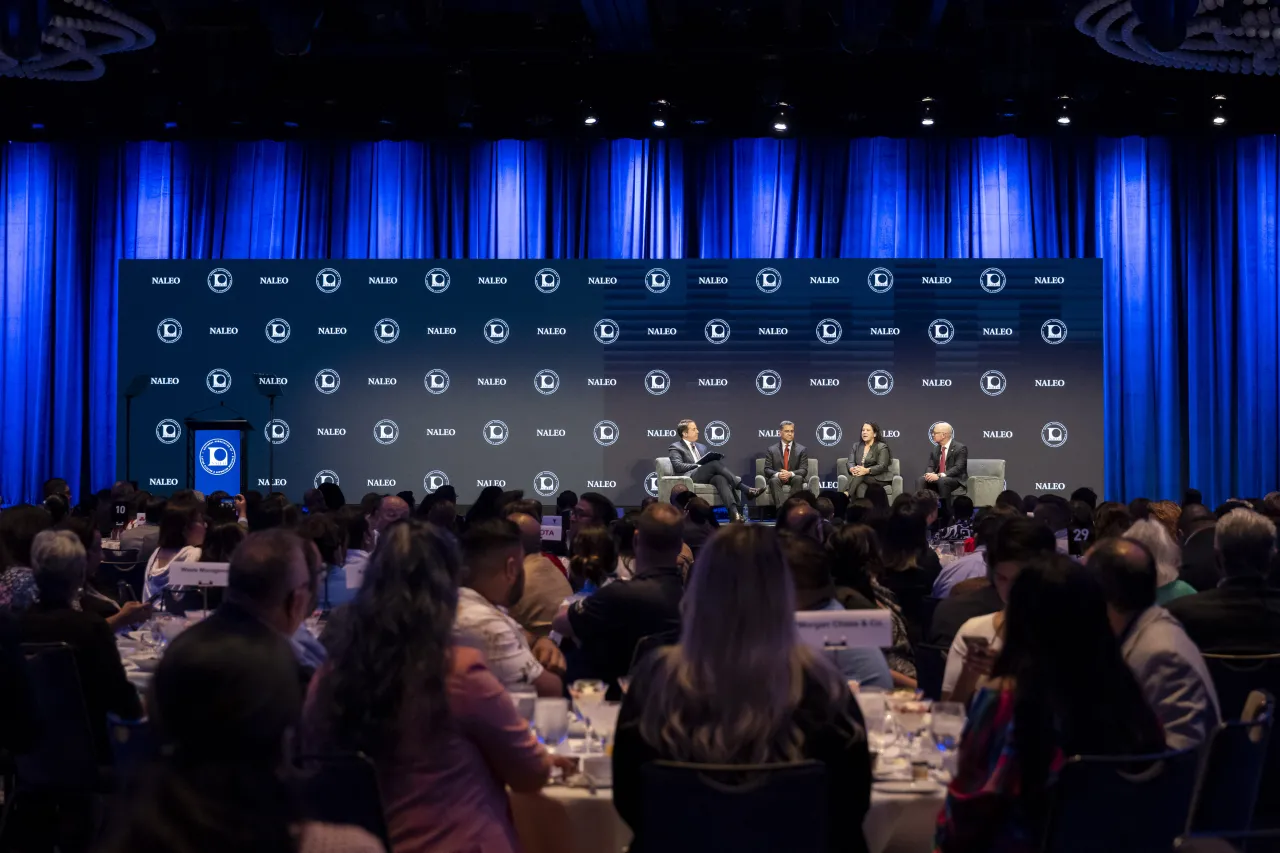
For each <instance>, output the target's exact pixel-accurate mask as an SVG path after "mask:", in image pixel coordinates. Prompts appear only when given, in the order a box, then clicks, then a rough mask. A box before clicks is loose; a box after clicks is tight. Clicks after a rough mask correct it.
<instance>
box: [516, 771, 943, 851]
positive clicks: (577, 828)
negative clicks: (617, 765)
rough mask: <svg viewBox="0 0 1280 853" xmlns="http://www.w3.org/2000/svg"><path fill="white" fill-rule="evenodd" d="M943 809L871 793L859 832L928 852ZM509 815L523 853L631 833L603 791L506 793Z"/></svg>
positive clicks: (936, 799) (893, 847)
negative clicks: (509, 801) (512, 818)
mask: <svg viewBox="0 0 1280 853" xmlns="http://www.w3.org/2000/svg"><path fill="white" fill-rule="evenodd" d="M941 808H942V790H941V789H939V790H938V792H937V794H886V793H883V792H881V791H876V790H874V789H873V790H872V792H871V809H870V810H869V811H868V812H867V816H866V819H865V820H864V821H863V824H862V830H863V833H864V834H865V836H866V839H867V850H868V851H870V853H928V851H930V850H932V849H933V830H934V824H935V822H936V820H937V817H938V811H939V809H941ZM511 811H512V814H513V815H514V816H515V824H516V832H517V833H518V834H519V836H520V843H521V844H522V845H523V847H524V850H525V853H619V851H621V850H623V849H624V848H625V847H626V846H627V844H629V843H630V842H631V830H630V829H629V828H628V827H627V825H626V824H625V823H623V822H622V818H621V817H619V816H618V813H617V811H615V810H614V808H613V793H612V791H610V790H609V789H607V788H603V789H600V790H599V791H597V792H596V793H594V794H593V793H591V791H589V790H588V789H586V788H570V787H565V786H562V785H556V786H551V787H548V788H544V789H543V790H542V791H540V792H538V793H535V794H517V793H512V794H511Z"/></svg>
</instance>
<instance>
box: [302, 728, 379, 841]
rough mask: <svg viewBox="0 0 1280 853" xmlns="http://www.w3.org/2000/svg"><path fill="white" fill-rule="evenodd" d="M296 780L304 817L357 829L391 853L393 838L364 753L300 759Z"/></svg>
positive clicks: (372, 769)
mask: <svg viewBox="0 0 1280 853" xmlns="http://www.w3.org/2000/svg"><path fill="white" fill-rule="evenodd" d="M296 766H297V770H298V772H297V774H296V775H295V776H294V778H293V782H294V783H295V786H296V788H295V790H296V792H297V795H298V800H299V802H300V803H301V806H302V812H303V816H304V817H306V818H308V819H310V820H316V821H323V822H326V823H342V824H350V825H352V826H358V827H360V828H361V829H364V830H365V831H367V832H368V833H369V834H371V835H373V836H374V837H376V838H377V839H378V840H379V841H380V842H381V843H382V847H383V849H384V850H386V851H388V853H390V850H391V835H390V832H389V831H388V829H387V814H386V809H385V808H384V807H383V801H382V788H381V786H379V785H378V774H377V771H376V770H375V768H374V766H373V761H372V760H370V758H369V757H368V756H367V755H365V754H364V753H361V752H346V753H326V754H315V755H303V756H299V758H298V759H297V762H296Z"/></svg>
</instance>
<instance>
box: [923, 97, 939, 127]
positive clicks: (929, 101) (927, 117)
mask: <svg viewBox="0 0 1280 853" xmlns="http://www.w3.org/2000/svg"><path fill="white" fill-rule="evenodd" d="M933 105H934V101H933V98H921V99H920V124H921V125H923V126H924V127H933V125H934V121H935V120H936V117H935V116H934V112H933Z"/></svg>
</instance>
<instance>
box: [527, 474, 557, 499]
mask: <svg viewBox="0 0 1280 853" xmlns="http://www.w3.org/2000/svg"><path fill="white" fill-rule="evenodd" d="M533 490H534V491H535V492H537V493H538V496H539V497H544V498H549V497H551V496H552V495H554V494H556V493H557V492H559V491H560V478H559V477H557V476H556V472H555V471H539V472H538V474H537V476H536V477H534V478H533Z"/></svg>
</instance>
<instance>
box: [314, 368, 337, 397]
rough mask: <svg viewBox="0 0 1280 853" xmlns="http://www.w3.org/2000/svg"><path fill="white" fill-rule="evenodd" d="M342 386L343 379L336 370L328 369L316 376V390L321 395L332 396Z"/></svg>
mask: <svg viewBox="0 0 1280 853" xmlns="http://www.w3.org/2000/svg"><path fill="white" fill-rule="evenodd" d="M341 384H342V377H340V376H338V371H336V370H331V369H330V368H328V367H326V368H325V369H324V370H322V371H320V372H319V373H317V374H316V390H317V391H319V392H320V393H321V394H332V393H333V392H334V391H337V390H338V386H339V385H341Z"/></svg>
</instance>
